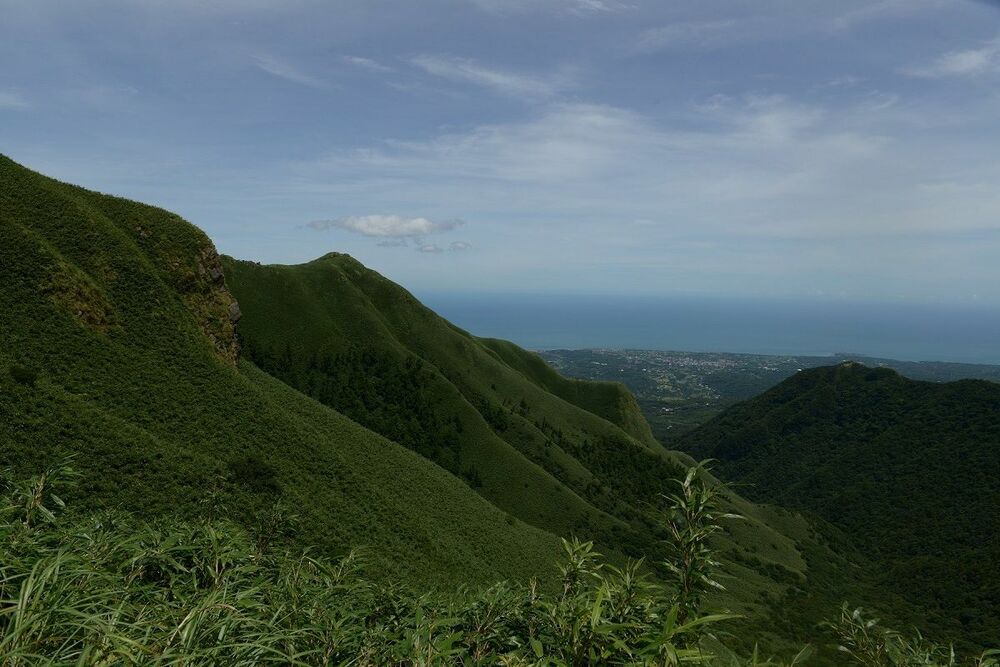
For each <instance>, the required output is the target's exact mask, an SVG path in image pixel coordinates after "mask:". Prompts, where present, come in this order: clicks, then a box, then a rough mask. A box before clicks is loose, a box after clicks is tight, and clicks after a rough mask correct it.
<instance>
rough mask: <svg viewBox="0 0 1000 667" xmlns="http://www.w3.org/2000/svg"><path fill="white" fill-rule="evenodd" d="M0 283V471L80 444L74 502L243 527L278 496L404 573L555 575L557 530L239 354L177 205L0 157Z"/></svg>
mask: <svg viewBox="0 0 1000 667" xmlns="http://www.w3.org/2000/svg"><path fill="white" fill-rule="evenodd" d="M0 285H2V289H0V468H2V467H9V468H12V469H13V473H12V474H26V473H27V472H32V471H38V470H41V469H43V468H44V467H45V466H46V465H48V464H50V463H51V462H52V461H54V460H56V459H58V458H60V457H62V456H64V455H66V454H76V456H77V467H78V468H80V469H81V470H82V471H83V472H84V473H85V476H84V478H83V481H82V486H81V488H80V491H79V492H78V494H77V495H78V497H75V498H72V499H71V501H72V502H71V503H70V505H71V506H73V507H78V508H80V509H81V510H87V509H92V508H95V507H113V506H123V507H125V508H128V509H132V510H134V511H136V512H137V513H139V514H141V515H155V514H162V513H178V514H182V515H196V514H198V513H204V512H206V511H209V510H210V505H212V504H218V505H220V506H222V507H225V508H228V510H229V511H230V512H232V513H233V514H235V515H236V516H237V517H238V518H239V519H241V520H242V521H243V522H244V523H246V524H247V525H251V524H252V522H253V521H254V515H255V514H256V513H259V512H262V511H264V510H265V509H266V508H267V507H269V506H270V505H271V504H273V503H274V501H275V499H276V498H277V497H280V498H282V499H283V501H284V502H285V503H286V504H287V505H289V506H291V507H292V508H293V511H294V512H295V513H296V514H298V515H299V516H300V521H301V526H300V534H299V537H298V539H299V540H300V541H301V542H302V543H304V544H312V545H316V547H317V548H319V549H321V550H323V551H325V552H327V553H330V554H334V553H339V552H343V551H345V550H347V549H349V548H351V547H353V546H355V545H365V546H367V547H368V548H369V551H370V554H369V555H370V557H371V558H372V560H373V567H374V568H375V569H376V570H378V571H381V572H384V573H387V574H394V575H400V576H403V577H405V578H406V579H407V580H410V581H414V582H418V583H434V582H436V583H445V582H448V583H450V582H452V581H454V579H455V578H456V577H457V578H460V579H461V580H463V581H467V582H470V583H475V582H480V583H485V582H492V581H495V580H497V579H499V578H519V579H524V578H527V577H530V576H533V575H536V574H538V573H540V572H548V571H549V570H550V569H551V568H552V563H553V560H554V558H555V557H556V555H557V553H558V550H559V543H558V539H557V538H556V536H555V535H553V534H552V533H548V532H544V531H542V530H539V529H537V528H534V527H532V526H529V525H527V524H525V523H522V522H519V521H515V520H512V519H511V518H510V517H508V516H507V515H506V514H505V513H504V512H502V511H500V510H498V509H497V508H496V507H495V506H494V505H492V504H491V503H489V502H487V501H486V500H484V499H483V498H482V497H481V496H479V495H478V494H476V493H475V492H473V491H472V490H471V489H470V488H469V487H468V486H467V485H466V484H464V483H463V482H462V481H460V480H459V479H456V478H455V477H454V476H452V475H451V474H449V473H448V472H446V471H445V470H442V469H441V468H440V467H438V466H436V465H434V464H432V463H430V462H429V461H427V460H426V459H424V458H422V457H420V456H417V455H414V454H413V453H412V452H411V451H409V450H407V449H406V448H404V447H402V446H400V445H398V444H396V443H394V442H392V441H390V440H387V439H385V438H383V437H381V436H379V435H377V434H375V433H373V432H371V431H369V430H366V429H365V428H363V427H361V426H359V425H358V424H357V423H355V422H353V421H351V420H350V419H348V418H347V417H344V416H343V415H341V414H339V413H337V412H335V411H333V410H331V409H330V408H328V407H326V406H323V405H321V404H319V403H317V402H315V401H312V400H309V399H308V398H306V397H304V396H302V395H301V394H299V393H298V392H296V391H294V390H293V389H290V388H289V387H288V386H287V385H285V384H283V383H281V382H279V381H278V380H275V379H274V378H272V377H271V376H269V375H267V374H265V373H263V372H261V371H260V370H258V369H257V368H256V367H255V366H253V365H252V364H251V363H249V362H247V361H245V360H238V352H239V344H238V341H237V339H236V337H235V336H234V321H235V320H236V318H237V315H238V313H239V307H238V306H237V305H236V302H235V301H234V299H233V297H232V295H231V294H230V292H229V290H228V289H227V288H226V284H225V280H224V276H223V272H222V267H221V264H220V261H219V258H218V256H217V255H216V253H215V250H214V248H213V246H212V243H211V241H209V239H208V238H207V237H206V236H205V235H204V234H203V233H202V232H201V231H199V230H198V229H196V228H195V227H193V226H192V225H190V224H188V223H187V222H185V221H183V220H181V219H180V218H179V217H177V216H176V215H173V214H171V213H168V212H166V211H163V210H160V209H156V208H153V207H150V206H144V205H141V204H137V203H134V202H130V201H126V200H124V199H119V198H115V197H108V196H103V195H99V194H96V193H93V192H88V191H86V190H83V189H80V188H77V187H73V186H70V185H65V184H62V183H58V182H56V181H53V180H51V179H48V178H45V177H42V176H40V175H38V174H35V173H33V172H30V171H28V170H27V169H24V168H23V167H20V166H18V165H17V164H15V163H14V162H12V161H10V160H8V159H6V158H0ZM402 554H406V558H400V556H401V555H402Z"/></svg>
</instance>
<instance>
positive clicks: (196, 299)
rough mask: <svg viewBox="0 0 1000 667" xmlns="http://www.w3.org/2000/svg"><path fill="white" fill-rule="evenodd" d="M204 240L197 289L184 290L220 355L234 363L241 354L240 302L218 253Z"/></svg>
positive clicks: (203, 329) (199, 258)
mask: <svg viewBox="0 0 1000 667" xmlns="http://www.w3.org/2000/svg"><path fill="white" fill-rule="evenodd" d="M205 243H206V245H205V246H204V247H203V248H202V249H201V252H199V253H198V264H197V277H196V278H195V280H194V283H195V284H194V285H193V287H194V289H192V290H189V291H188V292H187V293H186V294H185V301H186V302H187V304H188V307H189V308H190V309H191V311H192V312H193V313H194V315H195V317H197V318H198V321H199V324H200V325H201V330H202V331H203V332H204V333H205V335H206V336H207V337H208V339H209V340H210V341H212V345H214V346H215V349H216V350H217V351H218V353H219V355H220V356H221V357H222V358H223V359H225V360H226V361H228V362H229V363H231V364H234V365H235V364H236V360H237V359H239V356H240V342H239V337H238V336H237V335H236V323H237V322H238V321H239V319H240V315H241V313H240V305H239V304H238V303H236V299H235V298H234V297H233V295H232V294H231V293H230V292H229V289H228V288H227V287H226V279H225V275H224V274H223V272H222V262H221V261H220V259H219V253H218V252H216V250H215V246H214V245H213V244H212V242H211V241H209V240H208V239H207V238H206V239H205Z"/></svg>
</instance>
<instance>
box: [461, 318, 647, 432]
mask: <svg viewBox="0 0 1000 667" xmlns="http://www.w3.org/2000/svg"><path fill="white" fill-rule="evenodd" d="M479 340H480V342H481V343H482V344H483V345H485V346H486V347H487V348H488V349H490V350H492V351H493V352H494V353H496V354H497V355H498V356H499V357H500V359H502V360H503V362H504V363H505V364H507V365H508V366H510V367H511V368H513V369H515V370H517V371H518V372H519V373H521V374H522V375H524V377H526V378H527V379H529V380H531V381H532V382H534V383H535V384H537V385H538V386H539V387H542V388H543V389H545V390H547V391H549V392H551V393H553V394H555V395H556V396H558V397H559V398H561V399H563V400H565V401H567V402H569V403H572V404H573V405H576V406H578V407H581V408H583V409H584V410H587V411H588V412H593V413H594V414H595V415H599V416H601V417H604V418H605V419H607V420H608V421H609V422H611V423H613V424H616V425H617V426H618V427H619V428H621V429H622V430H623V431H625V432H626V433H628V434H629V435H631V436H632V437H633V438H635V439H636V440H639V441H640V442H646V443H652V442H655V438H653V432H652V430H650V428H649V423H648V422H647V421H646V419H645V418H644V417H643V416H642V410H641V409H640V408H639V404H638V402H637V401H636V400H635V396H633V395H632V392H630V391H629V390H628V389H626V388H625V385H623V384H621V383H620V382H588V381H584V380H577V379H571V378H567V377H563V376H562V375H560V374H559V373H557V372H556V371H555V369H553V368H552V366H550V365H549V364H548V363H547V362H546V361H545V360H544V359H542V358H541V357H540V356H539V355H537V354H535V353H533V352H528V351H527V350H525V349H522V348H520V347H518V346H517V345H514V344H513V343H511V342H509V341H505V340H498V339H496V338H480V339H479Z"/></svg>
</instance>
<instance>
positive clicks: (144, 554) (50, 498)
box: [0, 463, 996, 667]
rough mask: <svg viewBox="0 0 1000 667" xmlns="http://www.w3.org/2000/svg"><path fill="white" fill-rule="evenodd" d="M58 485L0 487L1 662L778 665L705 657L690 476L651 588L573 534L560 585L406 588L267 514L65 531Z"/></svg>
mask: <svg viewBox="0 0 1000 667" xmlns="http://www.w3.org/2000/svg"><path fill="white" fill-rule="evenodd" d="M72 481H73V471H72V467H71V465H69V464H68V463H67V464H61V465H60V466H57V467H55V468H53V469H51V470H49V471H46V472H45V473H43V474H41V475H38V476H36V477H34V478H31V479H27V480H9V479H8V480H6V481H5V482H4V489H3V496H2V499H0V665H3V667H20V666H28V665H39V664H78V665H259V664H282V665H444V664H461V665H661V666H668V665H681V664H692V665H696V664H716V665H721V664H725V665H764V664H777V663H774V662H771V661H767V660H763V659H761V658H760V657H759V656H755V655H754V656H750V657H748V658H746V659H740V658H737V657H736V656H734V655H732V654H731V653H729V652H727V651H726V650H725V649H723V648H716V649H715V650H712V651H709V650H708V649H707V648H706V645H707V643H708V642H707V641H706V640H708V639H712V633H714V632H715V631H716V630H717V629H718V628H722V627H724V622H725V621H726V620H727V619H728V618H731V616H729V615H724V614H708V613H705V612H704V611H703V610H702V609H701V606H700V604H698V603H697V602H696V601H697V600H699V599H700V592H703V591H704V589H705V588H706V587H708V586H710V585H711V584H712V581H713V580H712V578H711V570H712V568H713V567H714V565H713V564H712V562H711V554H710V552H709V550H708V547H707V546H705V545H704V544H703V543H701V542H699V540H700V538H699V539H693V536H694V535H695V534H697V535H703V536H704V535H709V534H711V533H712V532H713V531H712V530H711V527H712V526H714V525H718V523H717V521H718V519H719V518H720V517H719V515H718V514H717V512H716V510H715V509H714V498H713V497H712V495H711V494H710V493H708V492H706V488H707V485H706V484H705V482H703V481H702V476H701V473H700V469H696V470H694V471H693V472H692V473H691V474H689V475H688V476H687V477H686V478H685V480H684V481H683V482H682V483H681V487H680V488H681V492H680V493H679V494H678V495H677V496H675V497H673V498H672V500H671V503H672V504H671V506H670V508H669V511H668V512H667V517H673V519H672V520H673V521H675V522H679V523H677V526H676V528H677V530H676V531H673V534H674V538H673V539H674V540H676V539H677V535H678V534H680V535H682V536H683V535H685V534H687V535H688V536H689V538H691V539H687V540H685V541H684V542H683V544H682V545H677V544H672V545H668V548H667V550H666V551H665V560H666V565H667V566H668V569H669V570H670V571H671V572H672V573H673V574H674V575H675V577H676V578H677V581H676V582H674V584H668V585H664V584H662V583H658V582H656V581H653V580H651V579H649V578H648V577H647V576H646V575H645V573H644V570H645V568H644V567H643V564H642V563H641V562H629V563H627V564H625V565H624V566H622V567H615V566H612V565H610V564H608V563H606V562H605V561H604V560H603V559H602V558H601V556H600V555H599V554H598V553H596V552H595V551H594V548H593V545H592V544H591V543H589V542H580V541H577V540H569V541H565V542H564V548H565V556H564V559H563V562H562V563H561V564H560V568H561V569H560V573H561V582H562V583H561V587H560V589H559V590H558V591H557V592H555V593H551V594H550V593H545V592H542V591H540V590H539V588H538V587H537V586H535V585H525V586H522V585H513V584H506V583H501V584H496V585H495V586H492V587H490V588H487V589H485V590H475V591H474V590H467V589H460V590H458V591H456V592H454V593H452V594H448V595H445V594H433V595H431V594H426V595H419V594H414V593H412V592H410V591H407V590H404V589H403V588H401V587H396V586H392V585H386V584H384V583H376V582H373V581H371V580H370V579H368V578H367V577H366V576H365V568H364V561H363V559H362V558H359V557H358V556H356V555H351V556H348V557H346V558H343V559H341V560H337V561H329V560H326V559H323V558H319V557H315V556H313V555H311V554H309V553H298V554H296V553H292V552H290V551H289V550H288V548H287V545H288V544H290V543H289V542H286V541H285V539H284V537H283V536H284V534H285V533H286V532H288V530H290V529H291V521H290V520H289V519H287V518H285V517H287V514H286V513H285V512H283V511H280V510H276V511H275V512H274V513H271V514H269V515H267V516H264V517H262V522H261V526H260V528H259V530H256V531H247V530H245V529H242V528H240V527H237V526H236V525H233V524H231V523H228V522H227V521H225V520H223V519H212V520H200V521H187V522H185V521H168V520H161V521H154V522H142V521H138V520H136V519H135V518H133V517H131V516H129V515H127V514H124V513H120V512H105V513H102V514H97V515H93V516H90V517H88V518H87V519H86V520H79V521H66V520H64V519H63V518H62V516H61V515H60V513H59V511H58V510H59V509H60V508H61V505H62V501H61V500H60V497H59V494H58V491H59V489H60V488H61V487H62V486H65V485H67V484H70V483H72ZM692 500H693V501H694V502H695V505H696V507H695V508H692V506H691V502H692ZM699 508H700V509H699ZM692 509H696V510H697V511H692ZM682 516H683V517H685V518H684V519H683V521H681V520H680V518H679V517H682ZM669 520H671V519H668V521H669ZM286 524H288V525H286ZM692 544H700V546H698V547H697V548H691V545H692ZM684 545H687V546H684ZM678 554H688V557H685V558H680V559H678ZM677 582H681V584H683V585H685V586H687V591H686V592H684V593H683V594H681V593H680V592H679V591H680V588H679V587H678V586H677V585H675V584H677ZM685 582H686V583H685ZM833 627H834V630H835V632H837V633H839V638H840V640H841V642H842V644H843V645H844V646H845V650H846V651H848V653H846V655H849V656H850V658H851V659H852V660H855V661H857V662H858V664H862V665H872V666H875V665H878V666H881V665H916V664H920V665H930V664H942V665H945V664H948V665H950V664H955V662H954V658H953V657H951V660H952V662H933V661H932V660H937V659H939V658H940V657H941V656H942V654H940V653H939V652H935V651H937V649H934V648H932V647H926V651H924V650H923V648H921V649H920V651H921V652H919V653H917V652H913V651H911V652H909V653H905V654H904V653H900V652H899V651H897V650H895V648H893V647H895V646H902V645H903V644H898V643H894V642H896V641H897V640H896V637H897V636H896V635H894V634H891V633H888V634H887V633H882V632H881V631H878V632H876V631H874V630H872V628H873V627H874V626H872V625H868V624H866V623H865V622H863V621H862V620H861V619H860V616H859V615H850V614H845V617H844V618H843V619H840V621H839V622H838V623H836V624H834V625H833ZM873 638H874V639H873ZM880 642H881V643H880ZM711 643H712V644H713V645H715V646H718V642H717V641H714V640H713V641H712V642H711ZM913 646H914V647H917V646H920V647H923V644H913ZM900 656H901V657H900ZM945 657H947V656H945ZM917 658H919V659H926V660H928V661H929V662H928V661H924V662H915V661H914V660H916V659H917ZM805 659H807V654H805V653H803V654H802V655H801V656H799V658H798V660H800V661H802V660H805ZM899 660H902V661H899ZM992 660H993V658H990V657H988V656H984V658H983V659H982V661H981V662H980V663H979V664H980V665H981V666H982V667H986V665H995V664H996V662H995V661H993V662H991V661H992Z"/></svg>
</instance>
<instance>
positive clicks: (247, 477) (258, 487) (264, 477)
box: [229, 456, 281, 493]
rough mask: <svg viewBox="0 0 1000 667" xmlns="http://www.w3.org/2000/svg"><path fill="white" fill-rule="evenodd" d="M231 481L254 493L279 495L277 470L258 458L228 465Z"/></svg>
mask: <svg viewBox="0 0 1000 667" xmlns="http://www.w3.org/2000/svg"><path fill="white" fill-rule="evenodd" d="M229 471H230V473H231V475H232V480H233V481H234V482H236V483H237V484H239V485H240V486H243V487H244V488H246V489H248V490H250V491H252V492H254V493H280V492H281V484H279V483H278V471H277V469H276V468H275V467H274V466H273V465H271V464H270V463H268V462H267V461H264V460H263V459H261V458H260V457H258V456H248V457H246V458H243V459H240V460H238V461H233V462H232V463H230V464H229Z"/></svg>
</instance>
